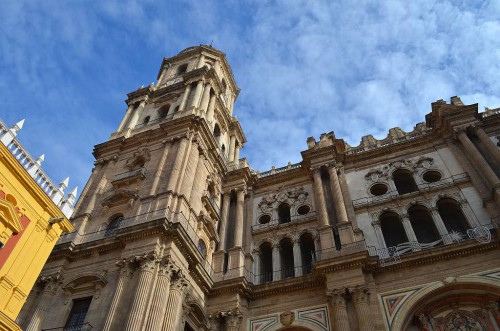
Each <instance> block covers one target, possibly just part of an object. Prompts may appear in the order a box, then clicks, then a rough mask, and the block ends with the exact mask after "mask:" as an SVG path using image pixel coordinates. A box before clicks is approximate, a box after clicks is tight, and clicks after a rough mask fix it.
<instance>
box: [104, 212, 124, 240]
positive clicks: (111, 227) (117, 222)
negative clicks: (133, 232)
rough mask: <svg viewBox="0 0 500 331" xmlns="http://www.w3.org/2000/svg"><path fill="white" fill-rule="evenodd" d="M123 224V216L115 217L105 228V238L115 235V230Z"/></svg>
mask: <svg viewBox="0 0 500 331" xmlns="http://www.w3.org/2000/svg"><path fill="white" fill-rule="evenodd" d="M122 222H123V216H118V217H115V218H113V219H112V220H111V222H109V224H108V227H107V228H106V232H105V233H104V236H105V237H109V236H113V235H114V234H115V233H116V229H118V228H119V227H120V226H121V224H122Z"/></svg>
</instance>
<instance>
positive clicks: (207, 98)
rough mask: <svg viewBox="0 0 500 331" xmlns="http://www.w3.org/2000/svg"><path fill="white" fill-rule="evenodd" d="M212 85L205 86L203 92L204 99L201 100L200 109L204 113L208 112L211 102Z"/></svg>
mask: <svg viewBox="0 0 500 331" xmlns="http://www.w3.org/2000/svg"><path fill="white" fill-rule="evenodd" d="M211 89H212V88H211V87H210V83H208V84H205V89H204V90H203V97H202V98H201V104H200V108H201V109H203V110H204V111H208V102H209V101H210V91H211Z"/></svg>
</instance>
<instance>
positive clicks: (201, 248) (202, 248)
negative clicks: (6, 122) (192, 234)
mask: <svg viewBox="0 0 500 331" xmlns="http://www.w3.org/2000/svg"><path fill="white" fill-rule="evenodd" d="M198 250H199V251H200V253H201V256H203V259H206V258H207V246H205V243H204V242H203V241H202V240H201V239H200V240H198Z"/></svg>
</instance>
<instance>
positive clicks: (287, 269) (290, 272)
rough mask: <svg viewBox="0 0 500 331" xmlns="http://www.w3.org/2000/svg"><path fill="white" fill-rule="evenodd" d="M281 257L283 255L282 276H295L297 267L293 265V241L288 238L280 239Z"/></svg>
mask: <svg viewBox="0 0 500 331" xmlns="http://www.w3.org/2000/svg"><path fill="white" fill-rule="evenodd" d="M280 257H281V278H282V279H283V278H288V277H294V276H295V268H294V265H293V243H292V241H291V240H290V239H288V238H286V239H283V240H281V241H280Z"/></svg>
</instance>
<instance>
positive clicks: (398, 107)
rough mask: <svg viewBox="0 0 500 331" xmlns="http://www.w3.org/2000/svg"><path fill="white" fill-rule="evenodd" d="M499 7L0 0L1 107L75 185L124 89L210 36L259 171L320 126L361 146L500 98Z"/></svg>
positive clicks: (287, 156)
mask: <svg viewBox="0 0 500 331" xmlns="http://www.w3.org/2000/svg"><path fill="white" fill-rule="evenodd" d="M499 16H500V5H499V2H498V1H485V2H482V3H477V2H476V1H462V2H459V3H457V2H454V1H440V2H436V1H430V0H429V1H427V0H421V1H412V2H402V1H383V2H373V1H356V2H352V1H335V2H332V1H326V0H325V1H314V2H310V1H300V0H297V1H291V0H287V1H273V2H271V1H250V0H248V1H222V2H220V1H203V2H194V1H168V2H163V1H151V0H150V1H138V0H120V1H118V0H110V1H105V2H93V3H88V2H85V3H83V2H78V1H69V2H61V1H55V0H47V1H44V2H39V3H37V2H31V1H21V0H19V1H14V0H12V1H6V2H2V3H1V4H0V73H1V74H0V88H1V91H2V100H3V107H2V108H1V110H0V116H1V117H2V118H3V119H4V120H5V121H6V122H7V123H9V124H13V123H14V122H16V121H17V120H19V119H21V118H26V119H27V122H26V126H25V129H23V132H22V133H21V135H20V139H21V140H22V141H23V143H25V145H26V146H27V147H28V148H29V150H30V151H31V152H32V154H35V155H38V154H41V153H46V154H47V158H46V162H45V165H44V167H45V169H46V170H47V171H48V172H49V175H50V176H51V177H52V178H53V179H54V180H60V179H62V178H64V177H65V176H67V175H70V176H72V177H73V180H72V184H73V185H75V184H77V185H79V186H80V187H82V186H83V185H84V183H85V181H86V178H87V176H88V175H89V174H90V169H91V167H92V162H93V159H92V156H91V150H92V147H93V145H94V144H97V143H99V142H102V141H105V140H106V139H107V138H108V137H109V135H110V134H111V133H112V132H113V131H114V130H115V129H116V127H117V125H118V123H119V121H120V118H121V116H122V115H123V114H124V111H125V104H124V103H123V100H124V99H125V97H126V96H125V94H126V93H128V92H130V91H132V90H134V89H135V88H137V87H138V86H140V85H143V84H144V85H145V84H149V83H150V82H152V81H154V80H155V78H156V74H157V70H158V67H159V65H160V63H161V59H162V57H163V56H171V55H174V54H176V53H177V52H178V51H180V50H181V49H183V48H185V47H188V46H191V45H198V44H206V43H210V42H212V40H213V45H214V46H215V47H216V48H219V49H221V50H222V51H224V52H225V53H226V54H227V57H228V60H229V61H230V64H231V66H232V68H233V71H234V75H235V78H236V81H237V83H238V84H239V86H240V87H241V88H242V92H241V93H240V96H239V99H238V100H237V103H236V107H235V115H236V116H238V118H239V119H240V121H241V122H242V126H243V129H244V130H245V133H246V135H247V138H248V140H249V142H248V143H247V145H246V147H245V148H244V149H243V151H242V154H241V155H242V156H246V157H247V158H248V159H249V161H250V163H251V165H252V166H253V167H255V168H256V169H259V170H266V169H268V168H270V167H271V165H276V166H281V165H284V164H286V162H288V161H289V160H291V161H292V162H297V161H299V160H300V151H301V150H303V149H305V147H306V144H305V140H306V138H307V137H308V136H315V137H318V136H319V134H320V133H322V132H328V131H332V130H334V131H335V133H336V136H337V137H339V138H344V139H346V140H347V141H348V143H349V144H351V145H357V144H358V143H359V141H360V138H361V136H362V135H366V134H373V135H375V136H376V137H379V138H382V137H385V135H386V133H387V130H388V129H389V128H391V127H394V126H399V127H401V128H403V129H404V130H411V129H412V128H413V126H414V125H415V124H416V123H417V122H421V121H423V120H424V115H425V114H426V113H427V112H429V111H430V103H431V102H432V101H435V100H436V99H441V98H444V99H447V98H449V97H450V96H452V95H461V96H462V100H463V101H464V102H466V103H476V102H478V103H480V105H481V106H499V105H500V97H499V96H498V91H499V90H500V51H499V50H500V47H499V46H500V41H499V39H498V35H500V23H499V22H500V20H499V19H500V17H499Z"/></svg>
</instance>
